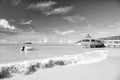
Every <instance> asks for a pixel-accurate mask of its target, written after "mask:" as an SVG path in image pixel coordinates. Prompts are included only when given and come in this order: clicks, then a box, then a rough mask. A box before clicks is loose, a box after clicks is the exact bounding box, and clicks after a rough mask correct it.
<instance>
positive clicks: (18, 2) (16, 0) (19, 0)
mask: <svg viewBox="0 0 120 80" xmlns="http://www.w3.org/2000/svg"><path fill="white" fill-rule="evenodd" d="M21 1H22V0H12V4H13V5H14V6H17V5H18V4H20V2H21Z"/></svg>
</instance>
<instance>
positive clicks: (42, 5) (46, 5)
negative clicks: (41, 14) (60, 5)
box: [27, 1, 56, 11]
mask: <svg viewBox="0 0 120 80" xmlns="http://www.w3.org/2000/svg"><path fill="white" fill-rule="evenodd" d="M55 4H56V2H54V1H44V2H39V3H36V4H30V5H29V6H28V7H27V9H33V10H43V11H45V10H46V9H47V10H48V9H50V8H51V7H52V6H53V5H55Z"/></svg>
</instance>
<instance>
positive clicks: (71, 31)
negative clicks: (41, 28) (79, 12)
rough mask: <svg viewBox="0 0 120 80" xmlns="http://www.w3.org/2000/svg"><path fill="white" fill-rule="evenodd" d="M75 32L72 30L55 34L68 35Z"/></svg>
mask: <svg viewBox="0 0 120 80" xmlns="http://www.w3.org/2000/svg"><path fill="white" fill-rule="evenodd" d="M73 32H75V31H74V30H69V31H64V32H60V31H58V30H56V31H55V33H56V34H59V35H66V34H70V33H73Z"/></svg>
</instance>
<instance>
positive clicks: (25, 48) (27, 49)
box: [20, 46, 35, 52]
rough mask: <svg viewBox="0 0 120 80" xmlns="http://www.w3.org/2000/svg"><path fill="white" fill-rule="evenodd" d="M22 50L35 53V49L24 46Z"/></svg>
mask: <svg viewBox="0 0 120 80" xmlns="http://www.w3.org/2000/svg"><path fill="white" fill-rule="evenodd" d="M20 50H21V51H25V52H27V51H33V50H35V48H34V47H29V46H23V47H22V48H21V49H20Z"/></svg>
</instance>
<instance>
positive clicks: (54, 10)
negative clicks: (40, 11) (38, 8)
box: [44, 6, 74, 15]
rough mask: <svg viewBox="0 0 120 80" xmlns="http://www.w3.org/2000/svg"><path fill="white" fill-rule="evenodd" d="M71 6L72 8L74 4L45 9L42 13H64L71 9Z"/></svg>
mask: <svg viewBox="0 0 120 80" xmlns="http://www.w3.org/2000/svg"><path fill="white" fill-rule="evenodd" d="M73 8H74V6H67V7H59V8H55V9H53V10H51V11H46V12H44V14H46V15H52V14H65V13H68V12H70V11H72V10H73Z"/></svg>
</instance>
